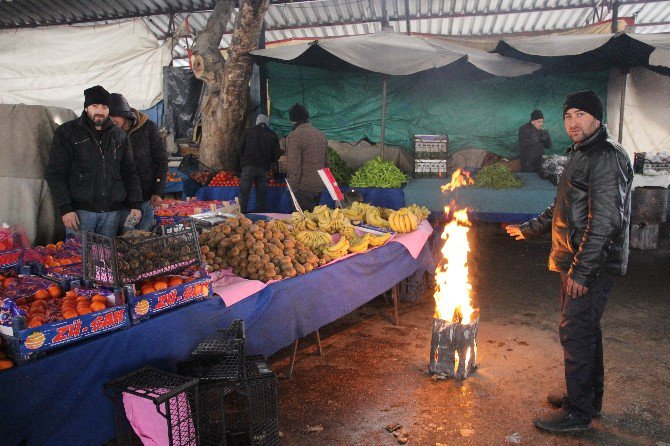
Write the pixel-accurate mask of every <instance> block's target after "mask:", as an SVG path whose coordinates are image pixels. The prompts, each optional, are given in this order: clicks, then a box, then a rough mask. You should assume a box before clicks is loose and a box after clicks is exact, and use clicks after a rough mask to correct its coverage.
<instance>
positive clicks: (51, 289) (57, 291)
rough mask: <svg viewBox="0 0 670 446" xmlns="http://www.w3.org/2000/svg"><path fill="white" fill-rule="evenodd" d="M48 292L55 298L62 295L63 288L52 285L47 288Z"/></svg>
mask: <svg viewBox="0 0 670 446" xmlns="http://www.w3.org/2000/svg"><path fill="white" fill-rule="evenodd" d="M47 292H48V293H49V297H52V298H54V299H56V298H57V297H60V295H61V289H60V287H59V286H58V285H51V286H50V287H49V288H47Z"/></svg>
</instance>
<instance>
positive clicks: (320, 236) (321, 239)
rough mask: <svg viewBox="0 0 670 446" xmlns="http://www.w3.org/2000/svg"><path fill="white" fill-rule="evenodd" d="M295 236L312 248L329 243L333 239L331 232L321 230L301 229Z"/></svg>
mask: <svg viewBox="0 0 670 446" xmlns="http://www.w3.org/2000/svg"><path fill="white" fill-rule="evenodd" d="M295 238H296V239H298V240H299V241H301V242H302V243H303V244H304V245H305V246H307V247H308V248H310V249H312V250H315V249H316V248H318V247H319V246H323V245H328V244H330V243H332V241H333V239H332V238H331V237H330V234H328V233H326V232H321V231H300V232H298V233H297V234H296V236H295Z"/></svg>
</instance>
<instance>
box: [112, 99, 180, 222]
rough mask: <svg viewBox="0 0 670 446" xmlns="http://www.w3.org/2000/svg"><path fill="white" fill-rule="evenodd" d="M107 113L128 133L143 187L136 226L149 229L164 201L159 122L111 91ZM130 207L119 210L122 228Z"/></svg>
mask: <svg viewBox="0 0 670 446" xmlns="http://www.w3.org/2000/svg"><path fill="white" fill-rule="evenodd" d="M109 117H110V118H111V120H112V121H113V122H114V124H116V125H117V126H119V127H120V128H121V129H123V131H125V132H126V133H127V134H128V141H129V145H130V150H131V151H132V154H133V160H134V161H135V169H136V170H137V176H138V178H139V180H140V187H141V188H142V207H141V211H142V219H141V220H140V221H139V222H138V223H137V225H136V226H135V229H141V230H144V231H149V230H151V228H153V227H154V209H155V208H157V207H158V206H160V204H161V203H162V202H163V191H164V190H165V182H166V178H167V171H168V156H167V151H166V150H165V143H164V142H163V139H162V138H161V137H160V135H159V133H158V126H157V125H156V123H155V122H153V121H152V120H151V119H149V116H147V115H146V114H144V113H141V112H139V111H137V110H136V109H134V108H131V107H130V106H129V105H128V101H127V100H126V98H124V97H123V95H121V94H119V93H112V94H111V98H110V106H109ZM129 212H130V211H129V210H124V211H123V212H122V213H121V216H120V221H119V226H120V231H121V232H124V231H125V230H127V229H128V228H126V229H124V222H125V221H126V218H127V217H128V214H129Z"/></svg>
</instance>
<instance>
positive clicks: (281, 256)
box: [200, 217, 330, 282]
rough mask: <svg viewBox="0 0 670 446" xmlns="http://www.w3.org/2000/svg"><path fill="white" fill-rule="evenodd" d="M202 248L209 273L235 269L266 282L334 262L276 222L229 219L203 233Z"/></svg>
mask: <svg viewBox="0 0 670 446" xmlns="http://www.w3.org/2000/svg"><path fill="white" fill-rule="evenodd" d="M200 246H201V248H200V249H201V253H202V257H203V259H204V260H205V261H206V262H207V270H208V271H218V270H221V269H226V268H232V270H233V273H235V274H236V275H238V276H240V277H244V278H246V279H252V280H260V281H263V282H267V281H269V280H280V279H283V278H285V277H294V276H296V275H298V274H304V273H307V272H309V271H312V270H313V269H314V268H316V267H318V266H321V265H325V264H326V263H327V262H328V261H329V260H330V258H326V257H323V256H322V257H321V258H319V256H317V255H316V254H315V253H314V252H313V251H312V250H311V249H310V248H308V247H307V246H305V244H303V243H302V242H301V241H299V240H297V239H296V238H295V237H294V236H293V235H292V234H290V233H286V232H283V231H282V230H280V229H278V226H277V223H276V222H275V221H274V220H272V221H268V222H265V221H262V220H259V221H257V222H255V223H253V222H252V221H251V220H249V219H248V218H244V217H243V218H231V219H228V220H226V221H225V222H223V223H221V224H220V225H218V226H215V227H214V228H212V229H211V230H210V231H203V233H202V234H201V236H200Z"/></svg>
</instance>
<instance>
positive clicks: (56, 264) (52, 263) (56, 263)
mask: <svg viewBox="0 0 670 446" xmlns="http://www.w3.org/2000/svg"><path fill="white" fill-rule="evenodd" d="M49 266H61V265H60V262H58V261H56V260H54V261H53V262H51V264H50V265H49Z"/></svg>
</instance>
